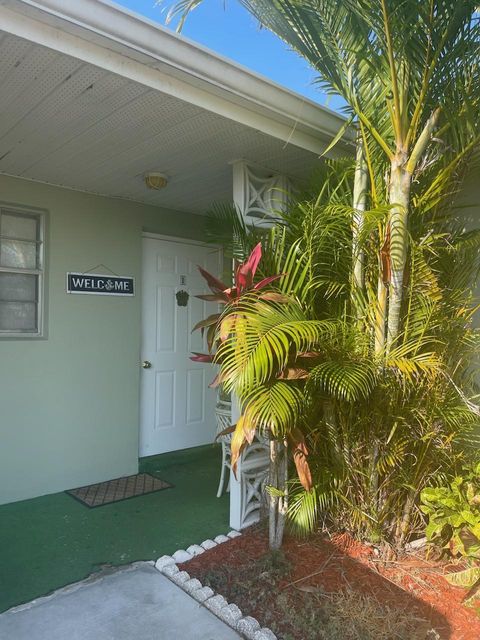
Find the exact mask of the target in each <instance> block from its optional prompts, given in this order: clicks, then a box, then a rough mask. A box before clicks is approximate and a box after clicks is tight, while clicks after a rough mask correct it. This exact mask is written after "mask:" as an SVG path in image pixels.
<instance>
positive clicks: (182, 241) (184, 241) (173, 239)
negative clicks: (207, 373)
mask: <svg viewBox="0 0 480 640" xmlns="http://www.w3.org/2000/svg"><path fill="white" fill-rule="evenodd" d="M141 239H142V256H143V247H144V245H143V240H144V239H151V240H159V241H161V242H168V243H171V244H172V245H180V246H183V247H185V246H186V245H187V246H188V245H192V246H197V247H202V248H204V249H212V251H214V252H218V256H219V266H220V274H219V277H220V278H221V275H222V271H223V261H224V253H223V247H222V246H221V245H219V244H216V243H213V242H205V241H201V240H193V239H190V238H181V237H179V236H169V235H165V234H160V233H152V232H148V231H143V232H142V234H141ZM142 263H143V258H142ZM143 275H144V274H143V272H142V277H143ZM140 291H141V292H142V293H143V281H142V286H141V287H140ZM141 312H142V322H141V327H142V332H141V335H140V353H139V362H141V361H142V357H143V354H142V347H143V313H144V301H143V297H142V298H141ZM206 391H207V389H205V392H206ZM139 394H140V407H139V432H138V437H139V446H140V438H141V435H142V422H141V420H142V395H141V394H142V387H141V378H140V381H139ZM212 442H213V438H212Z"/></svg>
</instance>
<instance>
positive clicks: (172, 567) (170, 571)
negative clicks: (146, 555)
mask: <svg viewBox="0 0 480 640" xmlns="http://www.w3.org/2000/svg"><path fill="white" fill-rule="evenodd" d="M160 571H161V572H162V573H163V575H164V576H167V577H168V578H173V576H174V575H175V574H176V573H179V572H180V569H179V568H178V567H177V565H176V564H167V566H166V567H163V569H160Z"/></svg>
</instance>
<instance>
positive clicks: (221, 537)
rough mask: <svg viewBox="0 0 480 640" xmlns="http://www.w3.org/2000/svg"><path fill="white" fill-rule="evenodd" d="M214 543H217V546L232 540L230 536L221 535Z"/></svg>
mask: <svg viewBox="0 0 480 640" xmlns="http://www.w3.org/2000/svg"><path fill="white" fill-rule="evenodd" d="M213 541H214V542H216V543H217V544H223V543H224V542H229V541H230V538H229V537H228V536H224V535H219V536H216V537H215V538H214V539H213Z"/></svg>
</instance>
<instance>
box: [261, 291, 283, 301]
mask: <svg viewBox="0 0 480 640" xmlns="http://www.w3.org/2000/svg"><path fill="white" fill-rule="evenodd" d="M258 297H259V298H260V300H266V301H267V302H281V303H283V302H290V300H291V298H289V297H288V296H285V295H284V294H283V293H277V292H276V291H267V292H266V293H262V295H260V296H258Z"/></svg>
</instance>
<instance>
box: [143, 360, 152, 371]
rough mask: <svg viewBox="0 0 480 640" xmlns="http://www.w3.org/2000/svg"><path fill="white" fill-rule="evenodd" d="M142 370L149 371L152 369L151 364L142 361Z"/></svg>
mask: <svg viewBox="0 0 480 640" xmlns="http://www.w3.org/2000/svg"><path fill="white" fill-rule="evenodd" d="M142 368H143V369H151V368H152V363H151V362H149V360H144V361H143V362H142Z"/></svg>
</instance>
